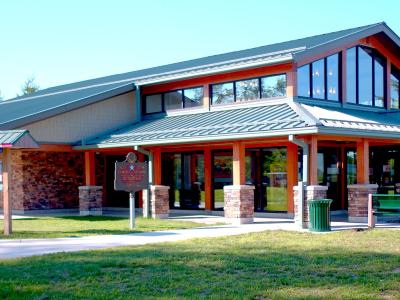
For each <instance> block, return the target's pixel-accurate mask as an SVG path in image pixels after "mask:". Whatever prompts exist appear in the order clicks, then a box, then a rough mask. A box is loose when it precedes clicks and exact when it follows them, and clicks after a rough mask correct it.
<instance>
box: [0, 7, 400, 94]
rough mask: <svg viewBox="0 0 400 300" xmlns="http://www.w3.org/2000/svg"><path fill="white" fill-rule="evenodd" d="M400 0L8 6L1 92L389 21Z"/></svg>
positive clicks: (1, 29) (2, 25)
mask: <svg viewBox="0 0 400 300" xmlns="http://www.w3.org/2000/svg"><path fill="white" fill-rule="evenodd" d="M399 8H400V2H399V1H398V0H393V1H392V0H380V1H374V0H346V1H342V0H337V1H334V0H329V1H323V0H319V1H315V0H308V1H307V0H303V1H301V0H297V1H294V0H275V1H271V0H241V1H239V0H201V1H190V0H186V1H185V0H164V1H163V0H142V1H135V0H130V1H128V0H126V1H124V0H110V1H106V0H96V1H93V0H68V1H67V0H65V1H64V0H57V1H54V0H0V92H1V96H2V97H3V98H4V99H9V98H13V97H15V96H16V94H17V93H19V92H20V90H21V86H22V85H23V83H24V82H25V81H26V80H27V79H28V78H30V77H34V78H35V82H36V83H37V84H38V85H39V86H40V88H41V89H44V88H47V87H51V86H56V85H60V84H65V83H70V82H76V81H81V80H86V79H91V78H96V77H101V76H107V75H112V74H118V73H124V72H129V71H134V70H138V69H143V68H148V67H154V66H159V65H163V64H168V63H173V62H178V61H183V60H188V59H193V58H198V57H204V56H208V55H214V54H219V53H224V52H230V51H236V50H242V49H247V48H252V47H257V46H262V45H268V44H273V43H277V42H283V41H287V40H292V39H297V38H302V37H306V36H311V35H316V34H322V33H328V32H332V31H337V30H342V29H347V28H352V27H358V26H363V25H367V24H372V23H378V22H382V21H385V22H386V23H387V24H388V25H389V26H390V27H391V28H392V30H394V31H395V32H396V33H397V34H398V35H400V17H399V15H400V13H399V11H400V9H399Z"/></svg>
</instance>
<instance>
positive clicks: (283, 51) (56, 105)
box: [0, 23, 400, 129]
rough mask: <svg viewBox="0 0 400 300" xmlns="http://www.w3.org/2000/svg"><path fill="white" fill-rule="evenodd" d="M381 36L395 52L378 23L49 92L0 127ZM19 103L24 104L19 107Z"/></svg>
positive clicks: (13, 106)
mask: <svg viewBox="0 0 400 300" xmlns="http://www.w3.org/2000/svg"><path fill="white" fill-rule="evenodd" d="M382 32H383V33H385V34H386V35H387V36H389V38H391V39H392V40H393V42H394V43H395V44H396V45H397V46H398V47H399V49H400V38H399V37H398V36H397V35H396V34H395V33H394V32H393V31H392V30H391V29H390V28H389V27H388V26H387V25H386V24H385V23H377V24H372V25H367V26H362V27H357V28H351V29H346V30H341V31H336V32H331V33H327V34H321V35H316V36H311V37H307V38H301V39H297V40H292V41H288V42H282V43H277V44H271V45H266V46H261V47H256V48H252V49H246V50H241V51H235V52H229V53H224V54H218V55H213V56H208V57H204V58H199V59H193V60H188V61H183V62H178V63H173V64H168V65H164V66H159V67H154V68H149V69H143V70H138V71H133V72H128V73H123V74H116V75H112V76H106V77H101V78H96V79H91V80H86V81H81V82H76V83H71V84H66V85H61V86H56V87H51V88H48V89H44V90H41V91H38V92H36V93H34V94H31V95H27V96H22V97H18V98H15V99H12V100H7V101H5V102H4V103H2V104H1V105H0V128H5V129H10V128H16V127H20V126H23V125H25V124H28V123H30V122H34V121H38V120H41V119H45V118H48V117H50V116H53V115H56V114H59V113H62V112H66V111H69V110H72V109H76V108H78V107H81V106H85V105H88V104H90V103H93V102H96V101H101V100H104V99H106V98H107V97H112V96H114V95H116V94H118V93H123V92H127V91H130V90H133V89H134V88H135V86H134V84H135V85H138V84H139V85H143V84H154V83H158V82H165V81H171V80H177V79H183V78H192V77H196V76H201V75H205V74H216V73H221V72H227V71H230V70H238V69H245V68H251V67H256V66H263V65H269V64H277V63H282V62H287V61H298V60H299V59H302V58H304V57H305V56H307V55H311V54H313V53H315V52H319V51H324V50H325V49H326V48H330V47H333V46H337V45H338V44H342V43H347V42H349V41H353V40H358V39H360V38H362V37H366V36H369V35H373V34H376V33H382ZM21 101H24V102H23V103H21Z"/></svg>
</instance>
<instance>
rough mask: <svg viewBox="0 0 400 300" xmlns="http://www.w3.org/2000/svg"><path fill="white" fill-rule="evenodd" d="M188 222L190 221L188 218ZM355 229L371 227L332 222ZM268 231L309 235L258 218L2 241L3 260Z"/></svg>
mask: <svg viewBox="0 0 400 300" xmlns="http://www.w3.org/2000/svg"><path fill="white" fill-rule="evenodd" d="M185 220H188V219H187V218H185ZM203 221H204V219H203ZM209 221H211V220H209ZM213 221H214V220H213ZM377 227H378V228H379V227H385V228H396V229H400V225H399V224H378V225H377ZM354 228H367V226H366V224H357V223H347V222H332V231H338V230H346V229H347V230H348V229H354ZM266 230H288V231H300V232H308V231H307V230H300V229H298V228H297V226H296V225H295V224H294V222H293V220H288V219H276V218H256V219H255V223H253V224H246V225H237V226H235V225H217V226H211V227H199V228H192V229H181V230H167V231H155V232H146V233H132V234H126V235H99V236H88V237H77V238H53V239H23V240H0V259H8V258H18V257H27V256H34V255H43V254H49V253H57V252H73V251H81V250H95V249H104V248H110V247H120V246H134V245H145V244H155V243H163V242H176V241H183V240H188V239H193V238H206V237H222V236H232V235H239V234H246V233H251V232H260V231H266Z"/></svg>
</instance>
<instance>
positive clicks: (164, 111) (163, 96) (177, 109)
mask: <svg viewBox="0 0 400 300" xmlns="http://www.w3.org/2000/svg"><path fill="white" fill-rule="evenodd" d="M197 88H202V89H203V105H199V106H197V107H203V106H204V85H197V86H191V87H186V88H180V89H173V90H168V91H164V92H161V93H150V94H145V95H142V106H143V108H142V114H143V115H155V114H161V113H166V112H168V111H180V110H182V109H185V108H188V109H196V106H189V107H185V90H190V89H197ZM176 91H181V92H182V93H181V95H182V97H181V108H176V109H171V110H166V109H165V94H167V93H173V92H176ZM154 95H161V111H158V112H151V113H148V112H146V106H147V99H146V98H147V97H149V96H154Z"/></svg>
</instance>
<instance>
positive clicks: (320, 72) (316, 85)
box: [311, 59, 325, 99]
mask: <svg viewBox="0 0 400 300" xmlns="http://www.w3.org/2000/svg"><path fill="white" fill-rule="evenodd" d="M311 67H312V73H311V77H312V97H313V98H316V99H325V64H324V60H323V59H320V60H317V61H315V62H313V63H312V66H311Z"/></svg>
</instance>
